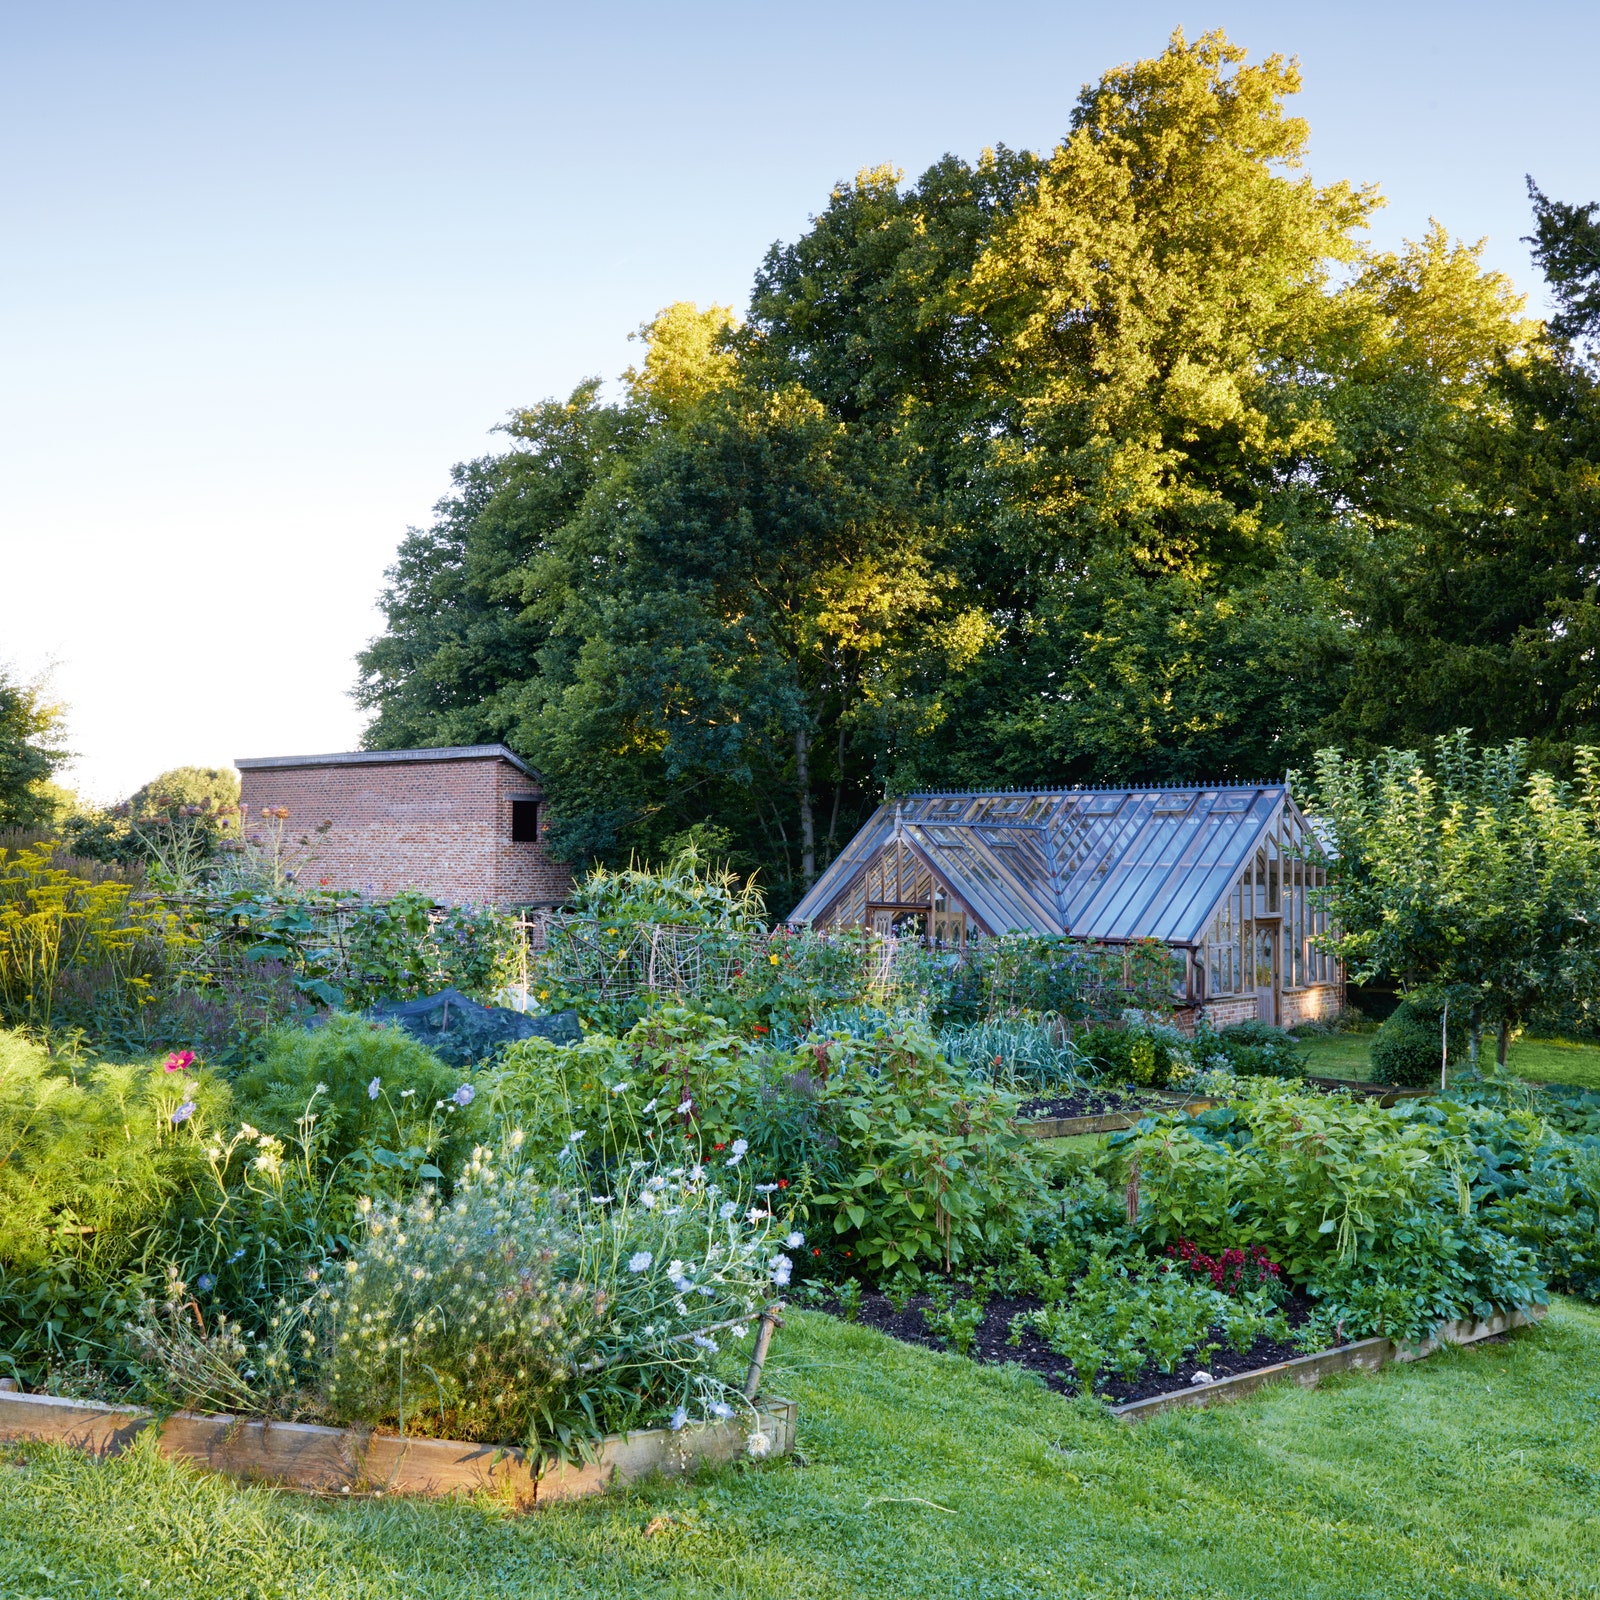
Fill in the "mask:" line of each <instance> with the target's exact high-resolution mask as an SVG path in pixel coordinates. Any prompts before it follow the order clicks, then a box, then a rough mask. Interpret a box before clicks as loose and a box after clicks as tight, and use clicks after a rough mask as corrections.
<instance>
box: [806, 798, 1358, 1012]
mask: <svg viewBox="0 0 1600 1600" xmlns="http://www.w3.org/2000/svg"><path fill="white" fill-rule="evenodd" d="M1326 882H1327V866H1326V860H1325V857H1324V855H1323V852H1322V849H1321V847H1320V845H1319V844H1318V841H1317V837H1316V833H1315V831H1314V829H1313V828H1312V826H1311V825H1310V824H1309V823H1308V822H1307V820H1306V818H1305V815H1304V814H1303V813H1302V812H1301V810H1300V808H1299V806H1297V805H1296V804H1295V802H1294V798H1293V796H1292V795H1291V794H1290V793H1289V790H1288V786H1287V785H1286V784H1282V783H1278V784H1209V785H1198V786H1189V787H1185V788H1126V789H1108V788H1107V789H1100V788H1096V789H1033V790H992V791H984V792H938V793H929V794H915V795H909V796H907V797H906V798H904V799H902V800H897V801H893V802H890V803H887V804H885V805H883V806H880V807H879V808H878V810H877V812H876V813H875V814H874V815H873V817H872V818H871V820H870V821H869V822H868V823H867V824H866V826H865V827H863V828H862V829H861V831H860V832H859V833H858V834H857V835H856V836H855V838H854V839H852V840H851V841H850V843H849V844H848V845H847V846H846V847H845V849H844V850H843V851H842V852H841V853H840V855H839V856H838V858H837V859H836V860H835V861H834V862H833V863H832V864H831V865H830V866H829V867H828V869H827V871H826V872H824V873H823V875H822V877H821V878H820V879H818V881H817V883H816V885H815V886H814V887H813V888H812V890H811V891H810V893H809V894H807V895H806V897H805V898H804V899H803V900H802V901H801V902H800V904H799V905H797V906H796V907H795V908H794V910H793V911H792V912H791V913H790V915H789V918H788V920H789V922H790V923H792V924H796V925H801V924H809V925H811V926H813V927H816V928H830V927H833V928H842V927H864V928H869V929H873V930H875V931H877V932H880V933H890V932H896V933H902V934H908V933H909V934H915V935H917V936H918V937H921V938H924V939H927V940H928V941H930V942H931V943H933V944H936V945H938V946H940V947H942V948H945V949H951V950H961V949H964V948H965V947H966V945H967V943H968V941H969V940H971V939H973V938H981V937H994V936H997V935H1000V934H1006V933H1036V934H1056V935H1065V936H1068V937H1071V938H1075V939H1083V940H1085V941H1089V942H1093V943H1095V944H1106V945H1115V944H1126V943H1131V942H1133V941H1135V940H1145V939H1156V940H1160V941H1161V942H1162V943H1164V944H1166V945H1167V946H1168V947H1169V948H1170V949H1171V951H1172V953H1173V978H1174V982H1173V991H1174V993H1173V998H1174V1001H1175V1002H1176V1003H1177V1004H1178V1005H1179V1006H1180V1007H1183V1008H1186V1009H1187V1010H1189V1011H1190V1012H1191V1014H1193V1013H1198V1012H1199V1011H1201V1010H1203V1011H1205V1013H1206V1014H1207V1015H1208V1016H1209V1017H1210V1018H1211V1020H1212V1021H1213V1022H1214V1023H1216V1024H1217V1025H1219V1026H1221V1025H1224V1024H1226V1023H1229V1022H1238V1021H1243V1020H1246V1019H1248V1018H1259V1019H1260V1020H1261V1021H1264V1022H1272V1023H1276V1024H1278V1025H1279V1026H1282V1027H1292V1026H1293V1025H1294V1024H1295V1023H1297V1022H1304V1021H1307V1020H1310V1019H1312V1018H1314V1017H1321V1016H1328V1015H1332V1014H1333V1013H1335V1012H1337V1011H1338V1010H1339V1009H1341V1008H1342V1006H1343V1004H1344V974H1343V971H1342V969H1341V968H1340V967H1339V964H1338V963H1337V962H1336V961H1335V960H1334V958H1333V957H1332V956H1330V955H1328V954H1326V953H1325V952H1323V951H1322V950H1319V949H1318V948H1317V946H1316V944H1315V942H1314V941H1315V940H1316V938H1317V936H1318V935H1319V934H1322V933H1325V932H1326V931H1327V926H1328V922H1327V913H1326V912H1325V911H1322V910H1320V909H1319V908H1318V906H1317V904H1316V900H1317V891H1318V890H1319V889H1321V888H1322V887H1323V886H1324V885H1325V884H1326Z"/></svg>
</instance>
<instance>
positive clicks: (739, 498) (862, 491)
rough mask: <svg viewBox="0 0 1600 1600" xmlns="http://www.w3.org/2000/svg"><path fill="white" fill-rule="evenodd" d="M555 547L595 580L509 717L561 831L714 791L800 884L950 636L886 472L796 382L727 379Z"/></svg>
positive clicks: (771, 859) (937, 586)
mask: <svg viewBox="0 0 1600 1600" xmlns="http://www.w3.org/2000/svg"><path fill="white" fill-rule="evenodd" d="M564 541H565V546H564V547H565V559H566V561H567V563H568V566H569V568H570V569H571V570H572V571H574V572H576V571H579V570H581V571H584V572H592V571H595V570H598V569H600V568H604V569H605V570H606V571H607V573H608V575H609V576H608V579H607V581H606V583H605V584H603V585H597V584H593V583H586V584H583V585H582V586H581V587H578V586H575V587H574V590H573V598H572V601H571V603H570V605H569V607H568V609H567V610H566V612H565V613H564V616H563V620H562V623H561V627H562V629H563V630H564V631H565V632H566V633H568V634H569V635H571V636H573V637H575V638H581V639H582V641H583V642H582V646H581V648H580V650H579V651H578V653H577V655H576V657H575V659H574V664H573V671H572V674H571V677H570V679H568V680H567V681H565V682H556V681H552V680H549V679H547V680H545V681H544V682H542V683H540V684H538V685H537V686H530V691H529V701H528V714H527V718H526V720H525V722H524V723H523V724H522V726H521V729H520V730H519V736H520V738H521V740H522V742H523V744H524V745H525V747H526V748H527V749H528V750H529V751H530V752H531V753H532V755H533V757H534V759H535V760H536V761H537V762H538V763H539V765H540V769H541V771H542V772H543V773H544V774H545V777H546V781H547V782H548V783H549V784H550V785H551V793H552V801H553V806H552V809H553V811H554V812H555V814H556V815H557V816H558V817H560V818H561V819H562V820H561V821H559V822H558V823H557V828H558V829H559V830H561V831H560V832H559V833H558V838H559V839H561V840H564V841H567V842H568V845H569V848H572V847H581V848H587V849H591V850H592V849H595V848H601V847H605V846H608V845H609V846H615V845H616V844H618V843H622V842H625V841H632V842H636V843H647V842H649V841H652V840H659V839H661V838H662V837H663V835H664V834H666V833H676V832H678V831H681V830H682V829H683V828H685V827H687V826H690V825H691V824H692V823H693V822H694V821H695V820H698V818H699V817H700V816H705V815H706V813H705V812H703V811H701V809H700V808H701V807H702V806H704V805H705V804H706V802H707V800H708V799H715V801H716V803H717V804H718V805H719V806H720V807H723V808H726V807H728V806H729V805H730V803H731V806H732V807H733V808H734V809H735V810H742V811H744V812H745V813H746V814H747V816H748V817H751V818H753V819H754V821H755V823H756V827H757V829H758V830H759V832H758V834H757V835H756V836H755V837H752V835H751V830H750V828H749V826H748V824H746V825H745V826H742V827H739V828H738V830H737V831H738V834H739V836H740V838H741V842H742V844H743V845H744V846H745V848H746V849H747V850H749V849H751V848H752V847H754V848H756V849H758V850H759V854H760V856H761V857H762V858H764V859H765V861H766V862H767V863H768V867H769V873H771V874H772V875H773V876H774V877H775V878H776V879H777V883H776V884H775V886H774V887H775V888H776V889H777V891H778V893H779V894H780V896H781V895H782V894H784V893H787V892H790V891H791V890H792V888H793V886H794V885H797V884H798V885H801V886H804V885H805V884H808V883H809V882H810V881H811V880H812V879H813V878H814V877H815V875H816V872H817V857H818V849H819V845H826V844H827V842H828V840H829V839H832V840H834V841H835V843H836V842H837V838H838V830H839V828H840V826H841V824H843V825H844V826H845V827H847V828H848V829H849V830H850V831H853V830H854V827H855V825H856V823H857V822H858V820H859V816H860V811H861V806H862V803H863V795H862V788H863V780H865V779H870V777H871V775H872V765H873V763H872V758H871V756H870V754H868V755H867V757H866V758H865V761H863V760H862V759H861V758H860V757H859V756H857V755H856V754H855V751H854V749H853V746H861V747H865V748H866V749H867V750H868V751H869V752H870V750H871V748H872V747H873V746H874V745H877V744H879V743H881V740H882V737H883V730H884V729H885V727H886V726H887V725H888V724H890V723H895V722H899V721H903V720H904V719H905V718H906V717H907V716H908V715H914V714H915V711H914V709H913V707H911V706H908V705H907V704H906V703H905V697H904V693H903V688H904V682H905V672H904V666H903V663H904V661H905V660H906V658H907V657H908V656H911V657H914V656H915V655H917V653H918V652H921V651H925V650H929V649H947V650H959V649H960V642H959V634H960V628H959V621H957V623H956V625H955V627H954V629H953V631H952V630H951V629H948V628H946V629H944V631H941V627H940V625H941V624H942V623H943V622H944V620H945V619H944V616H943V613H942V611H941V606H940V590H941V588H947V587H948V584H942V583H941V580H940V578H939V576H938V574H937V572H936V571H935V569H934V567H933V564H932V561H931V555H932V551H931V548H930V542H929V538H928V535H927V531H926V529H925V528H924V527H923V526H922V525H920V524H919V523H918V521H917V519H916V517H915V514H914V508H912V507H909V506H907V505H905V504H904V503H902V501H901V498H900V496H899V494H898V490H897V485H896V482H895V477H894V473H893V470H892V466H891V467H890V468H888V469H884V467H883V465H882V463H881V462H879V461H877V460H876V459H875V458H874V454H873V452H872V450H871V449H870V448H869V447H866V446H864V445H863V443H862V441H860V440H859V439H856V438H853V437H852V436H851V434H850V433H849V431H848V430H847V429H845V428H844V427H843V425H842V424H840V423H838V422H837V421H835V420H833V419H832V418H830V417H829V416H828V415H827V413H826V412H825V411H824V410H823V409H822V407H821V406H820V405H818V404H817V402H816V401H815V400H814V399H812V398H811V397H810V396H808V395H807V394H805V393H804V391H801V390H798V389H793V388H788V389H784V390H780V391H778V392H777V393H773V394H767V393H762V392H760V391H755V392H751V391H748V390H744V389H737V390H726V391H723V392H719V393H717V394H715V395H713V396H711V397H708V399H707V400H706V401H705V402H703V403H702V404H701V406H700V407H699V409H698V410H697V411H696V412H695V414H694V415H693V416H692V417H691V418H688V419H685V420H683V421H682V422H681V423H680V424H679V425H678V426H675V427H674V428H672V429H669V430H665V431H663V432H661V433H660V434H658V435H657V436H656V437H655V439H654V440H653V441H652V443H651V444H650V446H649V447H648V448H647V449H644V450H642V451H641V452H640V453H639V454H638V455H637V456H636V457H634V458H633V459H632V460H631V461H630V462H629V463H628V465H627V467H626V469H625V470H623V471H620V472H619V473H618V474H617V475H616V476H615V477H614V478H613V479H612V480H610V482H609V483H608V484H607V487H606V492H605V493H604V494H603V495H596V496H594V497H593V498H592V500H591V502H590V504H589V506H588V507H587V508H586V510H585V513H584V514H583V515H582V516H581V517H580V518H578V519H576V520H575V522H574V523H573V524H572V525H571V527H570V528H569V529H568V530H567V531H566V533H565V535H564ZM819 802H820V805H819ZM819 810H820V815H819ZM708 820H718V821H721V820H723V818H722V817H719V816H717V815H716V813H715V811H713V813H712V815H711V817H709V818H708Z"/></svg>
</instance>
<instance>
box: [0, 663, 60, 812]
mask: <svg viewBox="0 0 1600 1600" xmlns="http://www.w3.org/2000/svg"><path fill="white" fill-rule="evenodd" d="M64 720H65V712H64V710H63V708H62V707H61V706H60V705H58V704H57V703H56V702H55V701H53V700H51V699H50V698H49V695H48V694H47V693H46V691H45V688H44V685H43V684H42V683H22V682H19V681H18V680H17V679H16V678H14V677H12V676H11V675H10V674H9V673H8V672H7V671H6V670H5V668H4V667H3V666H0V828H36V827H40V826H45V825H49V824H50V823H52V822H54V821H55V819H56V814H57V812H58V811H59V810H60V808H61V792H60V791H59V790H57V789H56V787H55V786H54V785H53V784H52V783H51V781H50V780H51V778H52V776H53V775H54V773H55V772H56V771H57V769H58V768H60V767H61V766H63V765H64V764H65V763H66V761H67V760H68V759H69V757H68V752H67V751H66V750H65V749H63V748H62V744H61V739H62V733H63V727H62V724H63V722H64Z"/></svg>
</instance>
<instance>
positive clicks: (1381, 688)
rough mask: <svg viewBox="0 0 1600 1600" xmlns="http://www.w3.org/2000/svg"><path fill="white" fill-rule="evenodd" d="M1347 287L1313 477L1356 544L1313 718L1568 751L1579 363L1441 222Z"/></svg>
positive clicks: (1577, 691) (1599, 414) (1584, 397)
mask: <svg viewBox="0 0 1600 1600" xmlns="http://www.w3.org/2000/svg"><path fill="white" fill-rule="evenodd" d="M1357 289H1358V293H1359V294H1360V296H1361V297H1362V298H1363V299H1364V300H1365V301H1366V302H1367V307H1368V309H1369V312H1370V314H1368V315H1366V316H1364V317H1362V318H1360V319H1359V321H1358V323H1357V324H1356V325H1355V326H1353V327H1352V329H1351V330H1350V331H1349V332H1348V333H1347V334H1346V335H1345V342H1344V353H1343V358H1342V360H1340V361H1338V362H1337V363H1336V364H1335V365H1334V368H1333V370H1334V371H1335V372H1336V373H1337V375H1338V378H1339V384H1338V388H1337V391H1336V393H1335V395H1334V397H1333V399H1332V400H1331V401H1330V405H1331V406H1332V407H1333V408H1334V409H1335V410H1336V411H1337V413H1338V415H1339V418H1340V434H1341V439H1342V440H1343V441H1344V447H1345V450H1346V454H1345V455H1344V456H1343V457H1340V458H1331V459H1330V460H1329V462H1328V478H1327V489H1328V492H1329V493H1330V494H1332V495H1336V496H1338V497H1340V498H1342V499H1343V500H1344V501H1345V502H1346V503H1348V504H1349V505H1350V506H1351V507H1352V508H1354V509H1356V510H1357V511H1358V512H1359V514H1360V516H1361V518H1362V521H1363V523H1364V524H1365V526H1366V528H1367V529H1368V530H1369V532H1370V540H1371V543H1370V547H1369V553H1368V555H1367V557H1366V558H1365V559H1361V560H1357V561H1356V562H1354V563H1353V564H1352V566H1351V568H1350V583H1349V600H1350V606H1351V611H1352V614H1353V618H1354V620H1355V622H1356V624H1357V629H1356V632H1355V634H1354V636H1353V640H1352V644H1353V652H1352V660H1351V665H1350V668H1349V672H1348V675H1347V678H1346V680H1345V686H1344V693H1343V696H1342V699H1341V702H1340V705H1339V707H1338V710H1337V712H1336V713H1335V714H1334V715H1333V716H1332V717H1331V718H1330V719H1329V722H1328V724H1327V729H1328V732H1329V734H1330V735H1331V736H1334V737H1337V738H1338V739H1339V740H1340V741H1341V742H1347V743H1349V744H1350V745H1352V746H1353V747H1355V748H1358V749H1366V750H1368V751H1371V750H1375V749H1377V748H1380V747H1382V746H1384V745H1390V744H1393V745H1411V746H1416V745H1425V744H1427V743H1428V742H1429V741H1430V740H1432V739H1434V738H1437V737H1440V736H1442V735H1444V734H1447V733H1448V732H1449V731H1450V730H1451V729H1453V728H1456V727H1460V726H1463V725H1470V726H1472V727H1473V728H1474V729H1475V730H1476V731H1477V732H1478V734H1479V736H1480V737H1481V738H1484V739H1486V740H1490V741H1503V740H1506V739H1510V738H1516V737H1521V738H1526V739H1529V740H1530V741H1531V742H1532V747H1533V751H1534V753H1535V755H1536V757H1537V758H1538V759H1539V760H1541V761H1546V762H1550V763H1552V764H1554V765H1556V766H1558V767H1565V766H1566V765H1567V764H1568V762H1569V761H1570V759H1571V749H1572V746H1573V744H1574V743H1578V742H1583V741H1584V740H1591V741H1592V740H1594V739H1595V738H1597V737H1600V706H1597V704H1596V700H1595V675H1594V671H1593V659H1594V657H1593V651H1594V648H1595V645H1596V643H1597V642H1600V620H1597V615H1596V609H1595V595H1594V568H1593V553H1592V550H1591V549H1590V545H1591V543H1592V533H1591V530H1592V528H1593V527H1594V525H1595V518H1596V515H1597V513H1600V467H1597V463H1600V392H1597V388H1596V382H1595V374H1594V372H1593V371H1592V370H1591V369H1589V368H1587V367H1586V366H1585V365H1584V364H1583V363H1582V362H1581V361H1579V360H1577V359H1575V358H1574V357H1573V356H1572V355H1571V354H1570V353H1568V352H1564V351H1563V350H1562V349H1560V348H1559V347H1557V346H1553V345H1551V344H1550V343H1549V342H1548V341H1547V340H1546V339H1545V338H1544V336H1543V335H1542V333H1541V331H1540V329H1539V328H1538V326H1537V325H1536V324H1533V323H1530V322H1527V321H1524V320H1523V319H1522V317H1521V315H1520V312H1521V301H1520V298H1519V297H1518V296H1516V295H1515V294H1514V293H1513V292H1512V290H1511V287H1510V285H1509V284H1508V283H1506V282H1505V280H1503V279H1498V278H1496V277H1495V276H1493V275H1489V274H1484V273H1482V272H1481V271H1480V270H1479V269H1478V266H1477V261H1476V251H1475V250H1468V249H1466V248H1464V247H1460V246H1452V245H1450V243H1449V241H1448V240H1447V239H1446V238H1445V237H1444V235H1443V233H1442V231H1441V230H1438V229H1435V230H1434V231H1433V232H1431V233H1430V234H1429V236H1428V237H1427V239H1425V240H1424V241H1422V242H1421V243H1419V244H1417V245H1414V246H1411V247H1409V248H1408V250H1407V251H1406V252H1404V253H1403V254H1402V255H1401V256H1399V257H1393V258H1379V259H1378V260H1377V261H1375V262H1374V263H1373V264H1372V265H1371V266H1370V267H1369V269H1368V270H1367V272H1366V273H1365V274H1364V275H1363V278H1362V280H1361V281H1360V283H1359V284H1358V286H1357Z"/></svg>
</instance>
